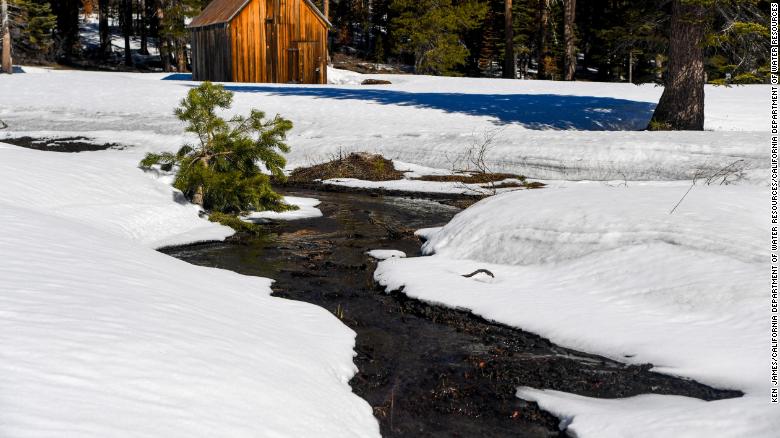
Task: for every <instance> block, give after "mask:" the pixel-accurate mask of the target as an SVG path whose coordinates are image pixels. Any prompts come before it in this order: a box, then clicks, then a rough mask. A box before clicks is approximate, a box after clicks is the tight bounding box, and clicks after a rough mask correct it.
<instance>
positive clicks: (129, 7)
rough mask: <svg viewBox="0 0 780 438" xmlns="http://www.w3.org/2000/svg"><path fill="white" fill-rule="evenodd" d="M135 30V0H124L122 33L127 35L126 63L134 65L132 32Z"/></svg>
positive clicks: (129, 65)
mask: <svg viewBox="0 0 780 438" xmlns="http://www.w3.org/2000/svg"><path fill="white" fill-rule="evenodd" d="M132 32H133V2H132V0H122V33H123V34H124V37H125V65H126V66H128V67H131V66H132V65H133V56H132V54H131V53H130V34H131V33H132Z"/></svg>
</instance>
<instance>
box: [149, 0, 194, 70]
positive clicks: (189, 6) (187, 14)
mask: <svg viewBox="0 0 780 438" xmlns="http://www.w3.org/2000/svg"><path fill="white" fill-rule="evenodd" d="M159 1H160V6H159V8H158V17H159V18H160V38H161V39H162V40H163V41H161V51H160V56H161V57H162V56H163V52H165V55H164V56H166V57H167V56H169V55H170V54H173V55H174V58H175V60H176V69H177V71H180V72H183V71H187V42H188V39H189V33H188V32H187V28H186V26H185V24H184V22H185V20H186V19H188V18H192V17H194V16H196V15H198V13H200V10H201V7H202V6H203V1H202V0H159ZM168 65H169V64H168V61H167V60H163V66H164V67H168ZM166 71H167V70H166Z"/></svg>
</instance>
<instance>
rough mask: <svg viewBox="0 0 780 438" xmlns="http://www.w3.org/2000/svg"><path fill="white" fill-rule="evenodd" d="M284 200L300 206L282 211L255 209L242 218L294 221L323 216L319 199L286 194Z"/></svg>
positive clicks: (253, 220)
mask: <svg viewBox="0 0 780 438" xmlns="http://www.w3.org/2000/svg"><path fill="white" fill-rule="evenodd" d="M284 202H285V203H287V204H289V205H294V206H296V207H298V209H297V210H290V211H282V212H276V211H254V212H252V213H249V214H248V215H246V216H242V219H243V220H246V221H250V222H256V221H263V220H276V221H294V220H298V219H311V218H317V217H322V211H320V209H319V208H317V206H318V205H320V201H319V199H314V198H301V197H297V196H285V197H284Z"/></svg>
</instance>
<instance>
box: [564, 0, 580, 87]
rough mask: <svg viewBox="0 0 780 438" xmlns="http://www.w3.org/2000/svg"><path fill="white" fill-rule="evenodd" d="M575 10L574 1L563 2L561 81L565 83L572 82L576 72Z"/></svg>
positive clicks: (575, 4)
mask: <svg viewBox="0 0 780 438" xmlns="http://www.w3.org/2000/svg"><path fill="white" fill-rule="evenodd" d="M576 9H577V2H576V0H564V1H563V44H564V54H563V79H564V80H566V81H573V80H574V73H575V72H576V71H577V52H576V50H575V47H574V45H575V43H576V38H577V36H576V35H575V27H574V16H575V13H576Z"/></svg>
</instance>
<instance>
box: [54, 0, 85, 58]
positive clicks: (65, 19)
mask: <svg viewBox="0 0 780 438" xmlns="http://www.w3.org/2000/svg"><path fill="white" fill-rule="evenodd" d="M50 4H51V8H52V12H54V14H55V15H56V16H57V26H56V33H57V37H58V48H59V51H60V55H61V56H62V60H63V61H65V62H70V61H71V59H72V57H73V55H74V54H75V52H76V50H77V47H78V42H79V5H81V1H80V0H52V1H51V2H50Z"/></svg>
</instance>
